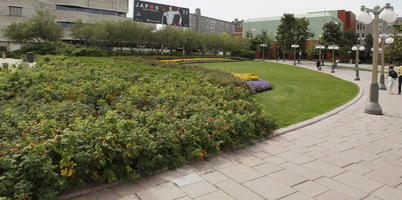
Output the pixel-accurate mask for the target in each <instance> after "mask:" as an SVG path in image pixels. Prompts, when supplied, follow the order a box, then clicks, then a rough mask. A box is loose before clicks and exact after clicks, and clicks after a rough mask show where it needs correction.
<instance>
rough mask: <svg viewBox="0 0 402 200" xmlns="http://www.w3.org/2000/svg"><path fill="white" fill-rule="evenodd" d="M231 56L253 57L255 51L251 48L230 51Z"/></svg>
mask: <svg viewBox="0 0 402 200" xmlns="http://www.w3.org/2000/svg"><path fill="white" fill-rule="evenodd" d="M232 56H238V57H243V58H248V59H254V58H255V51H251V50H243V49H241V50H236V51H233V52H232Z"/></svg>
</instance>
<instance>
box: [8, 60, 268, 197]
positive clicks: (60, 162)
mask: <svg viewBox="0 0 402 200" xmlns="http://www.w3.org/2000/svg"><path fill="white" fill-rule="evenodd" d="M187 69H189V68H187ZM211 73H214V72H213V71H211ZM219 76H220V77H219ZM224 76H228V77H233V76H231V75H230V74H225V73H216V75H213V76H212V75H211V76H204V75H202V74H201V72H199V71H191V70H179V69H168V68H159V67H150V66H147V65H144V64H139V63H136V62H129V61H120V60H119V61H117V60H111V59H109V58H74V59H70V58H66V57H47V56H46V57H43V58H41V59H40V60H38V62H37V66H36V67H34V68H27V69H18V70H15V71H13V72H0V121H1V123H0V199H55V196H56V195H57V193H59V192H60V191H64V190H67V189H69V188H71V187H73V186H77V185H84V184H85V183H87V182H101V183H102V182H114V181H117V180H133V179H137V178H139V177H142V176H147V175H150V174H152V173H154V172H155V171H158V170H160V169H163V168H170V169H173V168H176V167H178V166H181V165H182V164H183V163H184V162H186V161H189V160H200V159H207V158H208V157H209V156H211V155H213V154H215V153H217V152H219V151H220V150H222V149H230V148H236V147H239V146H242V145H243V144H245V143H247V142H250V141H252V140H253V139H255V138H262V137H266V136H268V135H269V134H271V133H272V131H273V129H274V128H276V125H275V122H274V121H273V120H272V119H270V118H269V117H267V116H265V115H264V113H262V110H261V107H260V106H259V105H257V104H256V103H255V102H254V100H253V99H252V98H251V97H250V91H249V89H248V88H247V87H242V86H241V85H237V86H236V85H232V84H226V83H227V82H225V81H223V82H219V83H220V84H219V85H218V84H214V80H216V79H219V78H220V79H223V80H224V79H227V78H226V77H224ZM228 80H231V79H230V78H228Z"/></svg>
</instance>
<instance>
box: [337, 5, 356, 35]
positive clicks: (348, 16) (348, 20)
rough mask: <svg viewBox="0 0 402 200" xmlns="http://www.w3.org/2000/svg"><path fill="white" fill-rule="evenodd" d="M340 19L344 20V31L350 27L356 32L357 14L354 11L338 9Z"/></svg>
mask: <svg viewBox="0 0 402 200" xmlns="http://www.w3.org/2000/svg"><path fill="white" fill-rule="evenodd" d="M338 19H340V20H341V21H343V32H346V30H348V29H350V30H352V31H354V32H356V15H355V14H354V13H353V12H351V11H345V10H338Z"/></svg>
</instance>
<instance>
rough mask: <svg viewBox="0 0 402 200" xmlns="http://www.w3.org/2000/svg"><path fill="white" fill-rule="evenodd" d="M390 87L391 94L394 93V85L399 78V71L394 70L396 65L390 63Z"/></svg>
mask: <svg viewBox="0 0 402 200" xmlns="http://www.w3.org/2000/svg"><path fill="white" fill-rule="evenodd" d="M388 75H389V77H388V87H389V94H394V93H393V92H392V87H394V84H395V80H396V79H397V78H398V73H396V71H395V70H394V65H392V64H391V65H389V72H388Z"/></svg>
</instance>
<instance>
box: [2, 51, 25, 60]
mask: <svg viewBox="0 0 402 200" xmlns="http://www.w3.org/2000/svg"><path fill="white" fill-rule="evenodd" d="M21 55H22V50H21V49H19V50H15V51H6V57H7V58H14V59H21Z"/></svg>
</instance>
